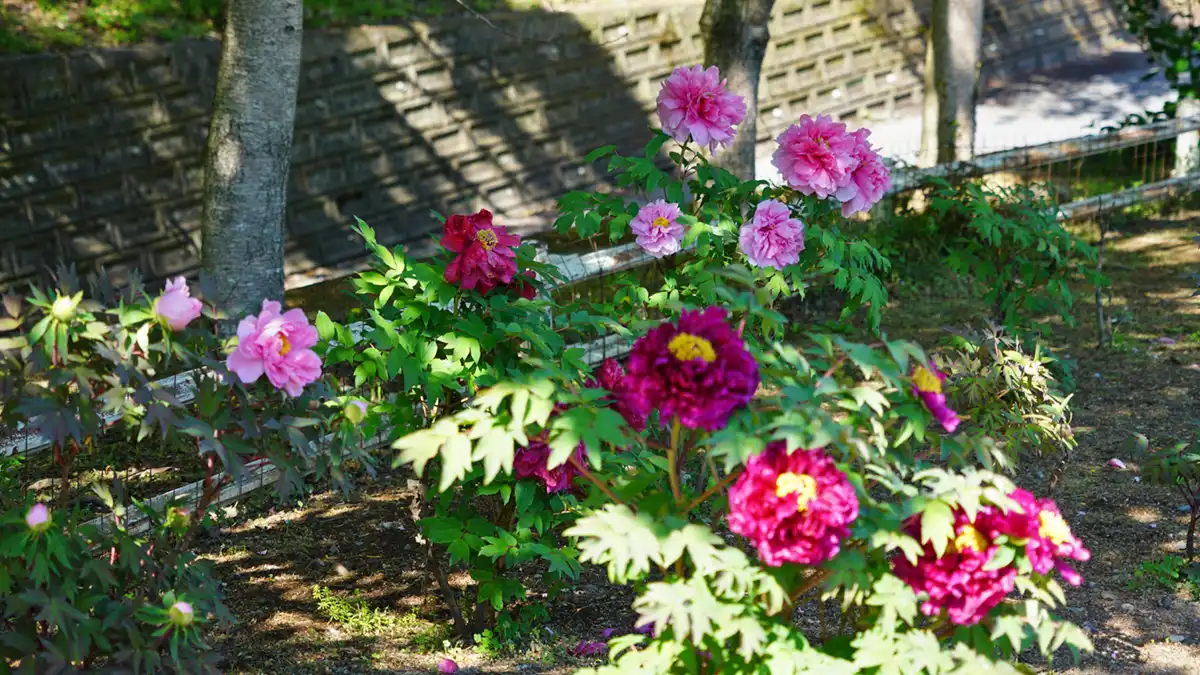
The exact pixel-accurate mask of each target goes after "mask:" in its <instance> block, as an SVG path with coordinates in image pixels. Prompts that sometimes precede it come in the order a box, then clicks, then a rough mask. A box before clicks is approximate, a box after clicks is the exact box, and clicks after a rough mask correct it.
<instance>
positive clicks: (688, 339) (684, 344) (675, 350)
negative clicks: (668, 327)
mask: <svg viewBox="0 0 1200 675" xmlns="http://www.w3.org/2000/svg"><path fill="white" fill-rule="evenodd" d="M667 349H668V350H670V352H671V354H672V355H673V356H674V357H675V358H677V359H679V360H680V361H691V360H692V359H703V360H704V362H705V363H712V362H713V361H715V360H716V359H717V353H716V352H715V351H713V346H712V343H711V342H709V341H708V340H705V339H704V338H702V337H700V336H699V335H692V334H691V333H680V334H679V335H676V336H675V337H673V338H671V342H669V343H668V344H667Z"/></svg>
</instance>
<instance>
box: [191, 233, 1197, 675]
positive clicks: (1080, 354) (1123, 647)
mask: <svg viewBox="0 0 1200 675" xmlns="http://www.w3.org/2000/svg"><path fill="white" fill-rule="evenodd" d="M1119 227H1120V228H1121V230H1122V231H1121V232H1120V233H1119V234H1118V235H1116V236H1115V238H1114V239H1113V240H1112V241H1111V242H1110V247H1109V255H1108V260H1107V261H1106V268H1105V271H1106V272H1107V273H1109V275H1110V276H1111V277H1112V279H1113V287H1112V307H1111V308H1110V311H1111V314H1112V315H1113V316H1114V317H1116V319H1117V321H1118V322H1117V323H1116V325H1115V326H1114V328H1115V331H1116V336H1115V340H1114V342H1115V345H1114V347H1112V348H1108V349H1104V350H1099V349H1097V348H1096V327H1095V319H1094V316H1095V306H1094V302H1093V300H1092V295H1091V291H1090V289H1087V288H1082V287H1081V288H1079V289H1077V290H1078V292H1079V294H1080V297H1079V303H1078V306H1077V312H1076V315H1077V317H1078V320H1079V325H1078V326H1077V327H1074V328H1069V327H1066V326H1064V325H1061V323H1055V324H1053V325H1052V332H1051V334H1050V338H1049V340H1050V342H1051V344H1052V346H1053V347H1054V348H1055V349H1056V350H1057V351H1058V352H1059V353H1065V354H1066V355H1068V356H1069V357H1070V358H1072V359H1074V360H1075V361H1076V367H1075V369H1074V377H1075V380H1076V382H1077V391H1076V393H1075V396H1074V399H1073V400H1072V409H1073V411H1074V432H1075V435H1076V438H1077V440H1078V442H1079V447H1078V448H1077V449H1076V451H1075V453H1074V456H1073V458H1072V463H1071V465H1070V468H1069V470H1068V471H1067V472H1066V474H1065V476H1064V477H1063V479H1062V481H1061V483H1060V484H1059V486H1058V489H1057V492H1056V494H1055V495H1054V497H1055V498H1056V500H1057V501H1058V503H1059V505H1060V506H1061V508H1062V510H1063V512H1064V514H1066V515H1067V517H1068V518H1069V519H1070V520H1071V522H1072V525H1073V527H1074V529H1075V530H1076V532H1077V533H1078V534H1079V535H1080V536H1081V537H1082V538H1083V539H1084V541H1085V542H1086V543H1087V544H1088V545H1089V546H1090V548H1091V549H1092V552H1093V558H1092V560H1091V561H1090V562H1088V563H1086V564H1083V565H1081V566H1080V569H1081V571H1082V572H1083V574H1084V577H1085V579H1086V581H1085V583H1084V585H1083V586H1081V587H1080V588H1077V589H1072V590H1071V591H1069V593H1068V607H1067V609H1066V613H1067V615H1068V616H1069V618H1070V619H1072V620H1073V621H1075V622H1076V623H1078V624H1079V625H1081V626H1083V627H1084V628H1085V629H1086V630H1087V631H1088V633H1089V634H1090V635H1091V637H1092V639H1093V640H1094V642H1095V644H1096V652H1095V653H1094V654H1092V655H1088V656H1085V658H1084V660H1083V662H1082V663H1081V664H1080V665H1079V666H1077V667H1066V666H1067V664H1065V663H1059V662H1056V663H1055V664H1054V669H1051V667H1049V666H1047V665H1045V664H1042V665H1041V666H1038V669H1039V670H1041V671H1043V672H1059V673H1067V674H1070V675H1133V674H1144V675H1189V674H1193V673H1200V603H1198V602H1196V601H1195V600H1193V599H1192V597H1191V596H1190V594H1188V593H1186V592H1185V591H1183V590H1179V591H1178V592H1174V591H1170V590H1167V589H1166V588H1163V589H1162V590H1129V589H1128V584H1129V581H1130V580H1131V578H1132V575H1133V572H1134V570H1135V569H1136V567H1137V565H1138V564H1139V563H1141V562H1143V561H1147V560H1150V559H1153V558H1157V557H1159V556H1161V555H1162V554H1164V553H1171V552H1174V553H1179V552H1180V551H1181V550H1182V544H1183V539H1184V533H1185V529H1186V516H1187V514H1186V513H1185V512H1182V511H1181V510H1180V508H1179V507H1180V505H1181V504H1182V502H1181V501H1180V500H1179V499H1178V497H1177V495H1176V494H1175V493H1174V492H1172V491H1170V490H1168V489H1166V488H1162V487H1156V486H1151V485H1147V484H1144V483H1142V482H1140V481H1139V477H1138V473H1137V468H1138V467H1137V463H1136V462H1135V461H1133V459H1132V458H1131V456H1130V455H1129V452H1128V450H1127V447H1126V444H1127V441H1128V440H1129V438H1130V437H1131V436H1132V434H1134V433H1135V432H1136V433H1142V434H1145V435H1146V436H1147V437H1148V438H1149V439H1150V441H1151V443H1152V445H1153V446H1154V447H1162V446H1167V445H1173V444H1175V443H1177V442H1179V441H1182V440H1186V439H1189V438H1191V437H1192V435H1193V434H1194V433H1195V431H1196V429H1195V425H1196V421H1197V418H1198V417H1200V415H1198V414H1197V413H1198V412H1200V407H1198V405H1197V403H1198V402H1200V298H1197V299H1193V298H1192V297H1191V294H1192V292H1193V289H1194V288H1195V284H1194V282H1193V281H1192V280H1191V279H1189V278H1188V277H1187V276H1186V275H1187V274H1188V273H1190V272H1200V247H1197V246H1196V244H1194V243H1193V242H1192V241H1191V239H1192V237H1193V236H1195V235H1196V234H1197V232H1198V231H1200V214H1197V213H1190V214H1183V215H1176V216H1173V217H1171V218H1170V219H1149V220H1143V221H1139V222H1136V223H1132V224H1128V225H1123V226H1119ZM1090 231H1091V230H1090V228H1087V227H1082V228H1081V230H1080V232H1081V234H1083V236H1093V237H1094V234H1089V232H1090ZM893 297H894V300H893V302H892V306H890V307H889V309H888V312H887V313H886V314H885V320H884V327H885V330H887V332H888V334H889V335H890V336H891V337H905V338H910V339H915V340H918V341H921V342H922V343H923V344H926V345H931V344H933V343H934V342H936V341H937V339H938V338H939V337H940V335H941V334H942V327H943V326H946V325H962V324H964V323H966V322H968V321H971V320H973V319H974V318H975V317H978V316H979V315H980V314H979V308H978V307H975V306H974V305H973V304H972V303H971V302H970V301H969V300H967V299H964V297H965V296H963V295H962V294H961V293H960V292H958V291H957V290H956V288H955V286H954V285H953V284H941V285H937V286H936V287H929V286H920V287H918V286H913V285H902V286H901V287H899V288H897V289H895V292H894V296H893ZM1162 338H1167V340H1163V339H1162ZM1114 457H1116V458H1121V459H1123V460H1124V461H1125V462H1126V464H1127V467H1128V468H1127V470H1125V471H1117V470H1114V469H1111V468H1110V467H1108V461H1109V459H1111V458H1114ZM1051 468H1052V467H1051V466H1050V465H1046V466H1037V465H1029V466H1026V467H1024V468H1023V470H1022V472H1021V475H1020V476H1019V477H1018V482H1020V483H1021V484H1022V485H1025V486H1027V487H1030V488H1031V489H1033V490H1035V491H1039V492H1041V491H1044V489H1045V480H1046V475H1047V473H1048V472H1049V470H1050V469H1051ZM409 498H410V495H409V494H408V491H407V489H406V488H405V477H402V476H399V475H395V474H391V475H388V476H386V477H384V478H382V479H380V480H378V481H375V482H369V483H367V484H365V485H364V486H363V490H362V492H361V493H360V494H359V495H356V496H355V498H353V499H352V500H349V501H346V500H344V499H343V498H342V497H341V495H340V494H331V493H324V494H320V495H316V496H313V497H311V498H309V499H307V500H306V501H304V502H303V503H301V504H298V505H296V506H295V507H292V508H287V509H269V507H267V506H265V505H264V504H263V503H260V504H248V505H243V506H242V510H243V512H244V513H246V514H249V515H245V516H242V517H240V518H238V519H235V522H236V524H233V525H230V526H228V527H227V528H226V529H225V530H224V531H223V532H222V533H221V535H220V537H219V539H217V540H214V542H213V543H212V546H213V548H212V551H211V553H210V557H211V558H212V559H213V560H214V561H215V562H216V563H217V565H218V567H219V570H220V574H221V578H222V579H223V580H224V582H225V591H226V594H227V596H228V599H229V602H230V605H231V609H232V610H233V613H234V614H235V616H237V617H238V618H239V620H240V623H239V624H238V625H237V626H235V627H233V628H231V629H227V630H223V631H220V632H218V633H217V634H216V635H215V636H214V639H215V642H216V646H217V648H218V649H220V650H221V652H222V653H223V654H224V656H225V669H226V672H229V673H246V674H255V675H257V674H268V673H269V674H276V673H278V674H281V675H282V674H292V673H295V674H297V675H302V674H309V673H314V674H315V673H339V674H346V675H350V674H358V673H363V674H377V673H428V672H432V671H433V669H434V668H435V666H436V664H437V662H438V661H439V660H440V659H441V658H443V657H445V656H451V657H453V658H454V659H456V660H457V661H458V663H459V665H460V666H464V671H463V672H476V673H494V674H501V673H567V672H571V671H572V670H574V669H575V668H577V667H579V666H580V665H583V664H584V663H586V661H579V660H576V659H573V658H571V657H569V656H567V654H566V649H567V648H568V647H569V646H570V645H573V644H575V642H577V641H578V640H580V639H599V637H600V632H601V631H602V630H603V629H604V628H608V627H615V628H618V629H628V628H629V627H630V624H631V622H632V615H631V614H630V612H629V609H628V608H629V603H630V600H631V599H632V596H631V595H630V594H629V593H628V592H627V591H625V590H623V589H615V588H612V587H610V586H608V585H607V583H606V581H605V579H604V576H603V572H602V571H600V570H595V569H585V576H584V578H583V579H582V580H581V583H579V584H578V585H577V587H576V588H574V589H573V590H572V591H571V592H570V593H569V594H568V595H566V596H564V597H561V598H559V599H558V600H557V601H556V602H555V603H553V610H552V620H551V622H550V625H549V626H548V628H549V630H548V631H546V633H545V635H544V636H539V641H538V642H537V643H536V644H535V645H534V646H533V648H531V650H530V651H529V652H528V653H526V654H522V655H520V657H519V658H513V659H507V660H489V659H487V658H485V657H483V656H481V655H479V654H477V653H474V652H472V651H469V650H463V649H459V648H453V647H448V646H446V645H444V644H443V643H441V640H442V639H445V637H446V636H447V632H446V629H445V625H446V622H447V615H446V612H445V610H444V609H443V608H442V607H441V605H440V602H439V600H438V598H437V594H436V589H435V587H434V585H433V583H432V580H431V578H430V575H429V574H427V572H426V570H425V569H424V558H423V554H422V552H421V549H420V547H419V545H418V544H417V543H416V541H415V540H414V536H413V535H414V532H415V530H416V528H415V525H414V524H413V522H412V520H411V517H410V515H409V509H408V500H409ZM268 511H269V512H268ZM264 513H265V515H264ZM454 581H455V582H456V583H458V584H461V585H465V579H463V578H461V576H460V577H456V578H455V579H454ZM318 584H319V585H322V586H326V587H329V588H331V589H334V590H335V591H336V592H338V593H341V594H343V595H345V596H349V595H350V594H351V593H352V592H354V591H357V592H358V593H360V594H361V597H362V598H363V599H364V600H365V601H366V603H367V604H368V605H369V606H370V607H372V608H378V609H386V610H387V611H388V612H389V613H390V614H392V615H394V616H395V617H397V619H396V621H395V623H394V625H393V626H392V627H391V628H389V629H388V630H387V631H384V632H382V633H380V634H374V635H359V634H353V633H352V632H350V631H348V630H347V629H346V628H345V627H344V626H339V625H337V624H334V623H331V622H330V621H329V620H328V619H327V618H325V617H324V616H322V615H321V614H320V613H319V612H318V611H317V606H316V601H315V600H314V597H313V586H314V585H318ZM800 618H801V619H802V621H801V625H807V620H806V619H805V617H800ZM808 618H811V617H808ZM1064 668H1065V669H1064Z"/></svg>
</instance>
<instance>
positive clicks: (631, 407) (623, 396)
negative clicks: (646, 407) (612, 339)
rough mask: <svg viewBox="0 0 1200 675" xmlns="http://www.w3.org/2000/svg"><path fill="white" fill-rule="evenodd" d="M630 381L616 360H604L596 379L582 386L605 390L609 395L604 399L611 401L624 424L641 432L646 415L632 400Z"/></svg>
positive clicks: (644, 425)
mask: <svg viewBox="0 0 1200 675" xmlns="http://www.w3.org/2000/svg"><path fill="white" fill-rule="evenodd" d="M630 383H631V380H630V379H629V378H628V377H627V376H626V375H625V369H624V368H622V367H621V364H620V363H617V360H616V359H605V360H604V363H603V364H601V366H600V370H598V371H596V377H595V378H592V379H589V380H587V381H586V382H584V385H585V386H587V387H589V388H593V389H607V390H608V391H609V392H611V395H610V396H608V397H606V399H607V400H609V401H612V408H613V410H616V411H617V412H618V413H620V414H621V417H624V418H625V423H626V424H628V425H629V426H630V427H633V429H634V430H635V431H641V430H643V429H645V428H646V413H645V411H643V410H641V409H640V408H639V407H638V406H637V404H636V402H635V400H634V399H633V398H632V397H633V395H634V393H633V392H632V391H631V389H630Z"/></svg>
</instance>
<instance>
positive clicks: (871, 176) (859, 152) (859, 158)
mask: <svg viewBox="0 0 1200 675" xmlns="http://www.w3.org/2000/svg"><path fill="white" fill-rule="evenodd" d="M870 135H871V132H870V131H867V130H866V129H859V130H858V131H855V132H854V133H853V134H851V137H852V138H853V139H854V142H855V147H854V153H853V154H854V169H853V170H851V171H850V173H849V175H848V176H847V180H846V183H845V185H842V186H841V187H840V188H838V191H837V192H836V193H834V197H836V198H837V200H838V201H840V202H842V215H843V216H851V215H853V214H855V213H858V212H860V211H866V210H868V209H870V208H871V207H872V206H874V205H875V204H876V203H877V202H878V201H879V200H880V199H883V196H884V195H885V194H887V191H888V190H890V189H892V173H891V171H889V170H888V168H887V167H886V166H884V164H883V159H882V158H881V157H880V156H879V153H878V152H876V151H875V148H873V147H871V144H870V143H869V142H867V137H868V136H870Z"/></svg>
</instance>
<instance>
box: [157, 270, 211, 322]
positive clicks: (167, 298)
mask: <svg viewBox="0 0 1200 675" xmlns="http://www.w3.org/2000/svg"><path fill="white" fill-rule="evenodd" d="M201 307H203V304H202V303H201V302H200V301H199V300H197V299H195V298H193V297H192V294H191V290H190V289H189V288H188V284H187V280H186V279H184V278H183V277H175V278H174V279H172V280H170V281H168V282H167V285H166V288H164V289H163V294H162V295H160V296H158V299H157V300H155V301H154V313H155V314H157V315H159V316H160V317H162V318H163V320H164V321H166V322H167V325H168V326H170V328H171V330H183V329H184V328H187V325H188V324H189V323H191V322H192V321H194V320H195V319H196V318H197V317H199V316H200V308H201Z"/></svg>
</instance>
